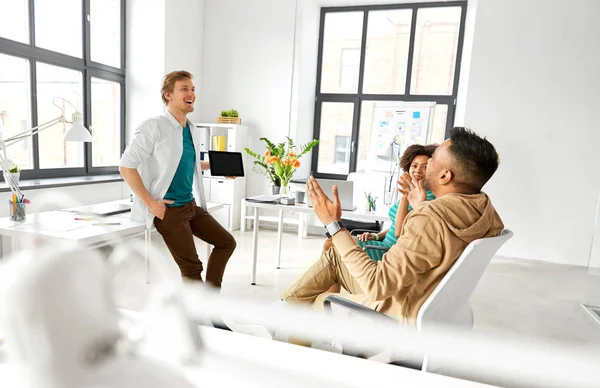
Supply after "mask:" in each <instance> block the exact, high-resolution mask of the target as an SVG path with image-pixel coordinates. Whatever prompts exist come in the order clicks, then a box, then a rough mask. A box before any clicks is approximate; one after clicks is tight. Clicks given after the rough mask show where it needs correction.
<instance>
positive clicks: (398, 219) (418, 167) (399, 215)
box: [358, 144, 437, 261]
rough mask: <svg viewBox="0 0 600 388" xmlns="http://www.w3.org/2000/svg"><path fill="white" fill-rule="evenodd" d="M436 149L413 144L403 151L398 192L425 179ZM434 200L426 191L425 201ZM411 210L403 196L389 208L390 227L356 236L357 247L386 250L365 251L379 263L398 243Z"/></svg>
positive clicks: (434, 145)
mask: <svg viewBox="0 0 600 388" xmlns="http://www.w3.org/2000/svg"><path fill="white" fill-rule="evenodd" d="M436 148H437V144H432V145H427V146H423V145H420V144H413V145H411V146H410V147H408V148H407V149H406V151H404V153H403V154H402V157H401V158H400V168H402V170H403V171H404V175H403V176H402V177H401V179H400V180H398V192H400V193H402V192H403V191H407V189H408V191H410V188H408V187H405V188H402V186H403V185H404V186H406V185H407V182H414V183H417V182H418V181H421V180H423V179H425V172H426V170H427V163H428V162H429V159H430V158H431V157H432V156H433V151H435V149H436ZM433 199H435V196H434V195H433V193H432V192H431V191H429V190H427V200H428V201H431V200H433ZM411 210H412V207H411V206H410V205H409V203H408V198H407V197H406V195H403V196H402V198H400V200H399V201H398V202H396V203H395V204H394V206H392V207H391V208H390V212H389V216H390V221H391V226H390V228H389V229H387V230H382V231H381V232H379V233H370V232H367V233H363V234H361V235H360V236H358V245H359V246H361V247H362V248H365V246H373V245H375V246H379V247H384V248H387V249H386V250H379V249H367V250H366V253H367V255H369V257H370V258H371V259H372V260H374V261H380V260H381V258H382V257H383V254H384V253H385V252H387V250H388V249H390V248H391V247H392V245H394V244H395V243H396V241H398V237H400V234H401V232H402V225H403V224H404V220H405V219H406V216H407V215H408V213H409V212H410V211H411Z"/></svg>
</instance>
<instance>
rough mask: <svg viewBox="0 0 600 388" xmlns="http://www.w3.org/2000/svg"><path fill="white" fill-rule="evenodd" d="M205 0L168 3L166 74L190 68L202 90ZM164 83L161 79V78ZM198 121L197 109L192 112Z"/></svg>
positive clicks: (191, 116)
mask: <svg viewBox="0 0 600 388" xmlns="http://www.w3.org/2000/svg"><path fill="white" fill-rule="evenodd" d="M203 9H204V0H168V1H167V2H166V4H165V59H164V69H163V72H164V73H168V72H170V71H174V70H187V71H189V72H190V73H192V74H193V75H194V84H195V85H196V89H197V90H198V91H200V92H201V91H202V76H201V75H202V41H203V29H204V26H203V21H204V11H203ZM159 83H160V81H159ZM189 118H190V119H191V120H192V121H197V118H198V104H197V105H196V111H195V112H193V113H191V114H190V115H189Z"/></svg>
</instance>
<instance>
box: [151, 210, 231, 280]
mask: <svg viewBox="0 0 600 388" xmlns="http://www.w3.org/2000/svg"><path fill="white" fill-rule="evenodd" d="M154 226H156V230H157V231H158V233H160V234H161V236H162V237H163V239H164V240H165V244H167V248H169V251H170V252H171V255H173V258H174V259H175V262H176V263H177V265H178V266H179V269H180V271H181V276H183V277H184V278H188V279H190V280H197V281H202V276H201V275H202V270H203V267H202V262H201V261H200V259H198V253H197V252H196V246H195V245H194V236H196V237H197V238H199V239H200V240H202V241H205V242H206V243H208V244H211V245H213V246H214V249H213V251H212V253H211V254H210V257H209V258H208V264H207V268H206V282H207V283H209V284H211V285H212V286H214V287H217V288H221V283H222V282H223V273H224V272H225V266H226V265H227V261H229V257H231V255H232V253H233V251H234V250H235V247H236V242H235V239H234V238H233V236H232V235H231V234H230V233H229V232H228V231H227V230H225V228H223V227H222V226H221V224H219V223H218V222H217V221H216V220H215V219H214V218H213V217H212V216H211V215H210V214H209V213H208V212H207V211H206V210H204V209H203V208H201V207H198V206H196V202H195V201H192V202H189V203H187V204H185V205H183V206H168V207H167V211H166V212H165V216H164V217H163V219H162V220H161V219H159V218H156V217H155V218H154Z"/></svg>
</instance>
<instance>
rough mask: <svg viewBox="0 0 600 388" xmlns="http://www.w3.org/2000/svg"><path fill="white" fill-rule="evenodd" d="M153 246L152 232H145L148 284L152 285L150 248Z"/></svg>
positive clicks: (147, 230)
mask: <svg viewBox="0 0 600 388" xmlns="http://www.w3.org/2000/svg"><path fill="white" fill-rule="evenodd" d="M151 246H152V230H150V229H146V230H145V231H144V251H145V252H144V254H145V259H146V284H150V247H151Z"/></svg>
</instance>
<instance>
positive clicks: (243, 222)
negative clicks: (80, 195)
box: [240, 199, 247, 233]
mask: <svg viewBox="0 0 600 388" xmlns="http://www.w3.org/2000/svg"><path fill="white" fill-rule="evenodd" d="M246 210H247V209H246V200H245V199H242V208H241V210H240V212H241V213H242V214H241V219H240V232H241V233H244V232H245V231H246Z"/></svg>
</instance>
